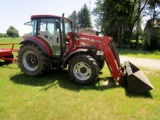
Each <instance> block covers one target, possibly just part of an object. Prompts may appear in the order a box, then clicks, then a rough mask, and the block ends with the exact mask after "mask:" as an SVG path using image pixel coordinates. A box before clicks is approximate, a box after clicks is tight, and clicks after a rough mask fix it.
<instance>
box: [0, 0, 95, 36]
mask: <svg viewBox="0 0 160 120" xmlns="http://www.w3.org/2000/svg"><path fill="white" fill-rule="evenodd" d="M95 2H96V0H1V2H0V16H1V17H0V33H6V30H7V29H8V28H9V26H14V27H15V28H16V29H17V30H18V31H19V34H20V35H21V36H22V35H23V34H24V33H29V32H31V27H30V26H25V25H24V23H25V22H28V21H30V16H31V15H36V14H50V15H57V16H61V15H62V13H65V17H68V15H70V14H71V13H72V12H73V11H74V10H76V11H77V12H78V11H79V10H80V9H81V8H82V7H83V5H84V4H85V3H86V4H87V6H88V8H89V9H93V8H94V7H95V4H94V3H95ZM90 3H91V4H90Z"/></svg>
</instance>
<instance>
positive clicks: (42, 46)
mask: <svg viewBox="0 0 160 120" xmlns="http://www.w3.org/2000/svg"><path fill="white" fill-rule="evenodd" d="M27 42H32V43H34V44H35V45H37V46H39V47H40V49H41V50H42V51H43V52H44V53H45V54H46V55H48V56H52V50H51V48H50V47H49V45H48V44H47V43H46V42H45V41H44V40H42V39H40V38H38V37H33V36H29V37H25V38H24V40H23V41H22V42H20V44H25V43H27Z"/></svg>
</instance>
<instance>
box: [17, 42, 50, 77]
mask: <svg viewBox="0 0 160 120" xmlns="http://www.w3.org/2000/svg"><path fill="white" fill-rule="evenodd" d="M18 66H19V67H20V69H21V71H22V72H23V73H24V74H26V75H29V76H40V75H44V74H46V73H47V72H48V70H49V68H50V61H49V58H48V57H47V55H45V54H44V53H43V51H42V50H41V49H40V48H39V47H38V46H37V45H35V44H33V43H28V44H24V45H22V46H21V48H20V49H19V52H18Z"/></svg>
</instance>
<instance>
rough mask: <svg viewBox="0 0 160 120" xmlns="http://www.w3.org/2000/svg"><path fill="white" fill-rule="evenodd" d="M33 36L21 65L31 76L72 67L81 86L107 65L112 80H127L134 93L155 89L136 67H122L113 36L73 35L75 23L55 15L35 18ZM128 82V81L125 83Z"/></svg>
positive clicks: (70, 71) (21, 54)
mask: <svg viewBox="0 0 160 120" xmlns="http://www.w3.org/2000/svg"><path fill="white" fill-rule="evenodd" d="M26 24H28V25H31V26H32V28H33V30H32V36H26V37H25V38H24V40H23V41H22V42H21V44H22V46H21V47H20V49H19V52H18V65H19V67H20V69H21V71H22V72H23V73H24V74H26V75H29V76H40V75H44V74H46V73H47V72H48V71H49V70H50V69H64V68H66V67H67V66H68V74H69V77H70V79H72V80H73V81H76V82H77V83H81V84H89V83H92V82H94V81H95V80H97V78H98V75H99V72H100V70H101V69H102V68H103V66H104V61H105V62H106V64H107V65H108V68H109V70H110V73H111V75H112V77H113V78H114V79H115V80H116V81H117V82H119V83H121V81H122V80H125V81H126V82H127V84H128V89H129V91H130V92H132V93H143V92H145V91H148V90H151V89H153V86H152V85H151V83H150V82H149V80H148V79H147V78H146V76H145V75H144V74H143V72H142V71H140V70H139V69H138V68H137V67H136V66H134V65H133V64H132V63H130V62H128V61H126V62H125V65H124V67H122V65H121V64H120V59H119V55H118V53H117V51H116V47H115V45H114V41H113V39H112V37H110V36H103V37H99V36H96V35H95V36H94V35H88V34H84V33H80V32H79V33H75V32H73V31H72V22H71V21H70V20H69V19H67V18H65V17H64V14H63V15H62V17H58V16H53V15H33V16H31V21H30V22H27V23H26ZM124 78H127V79H124Z"/></svg>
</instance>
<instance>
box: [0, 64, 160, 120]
mask: <svg viewBox="0 0 160 120" xmlns="http://www.w3.org/2000/svg"><path fill="white" fill-rule="evenodd" d="M143 71H144V72H145V74H146V76H147V77H148V78H149V79H150V81H151V83H152V84H153V86H154V87H155V89H154V90H152V91H150V93H145V94H143V95H132V94H129V93H127V92H126V91H125V89H124V88H122V87H120V86H116V85H113V86H107V85H106V82H107V81H108V80H109V78H108V77H110V75H109V71H108V68H107V67H105V68H104V69H103V70H102V74H101V75H100V76H99V78H98V80H99V82H97V83H95V84H92V85H79V84H76V83H74V82H72V81H70V80H69V78H68V74H67V70H64V71H62V72H58V71H52V72H50V73H49V74H48V75H46V76H44V77H40V78H37V77H29V76H26V75H24V74H22V73H21V72H20V70H19V68H18V66H17V64H15V63H13V64H10V65H5V64H4V63H3V62H0V91H1V94H0V119H1V120H17V119H19V120H26V119H28V120H51V119H55V120H63V119H68V120H75V119H77V118H78V119H80V120H82V119H84V120H86V119H87V120H106V119H111V120H122V119H129V120H132V119H140V120H141V119H142V120H144V119H147V120H158V119H159V116H160V112H159V111H160V107H159V106H160V95H159V92H160V87H159V85H160V81H159V78H160V71H153V70H150V69H146V68H143Z"/></svg>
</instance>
